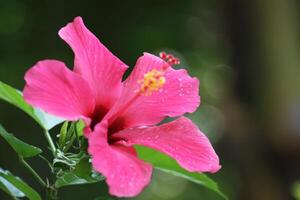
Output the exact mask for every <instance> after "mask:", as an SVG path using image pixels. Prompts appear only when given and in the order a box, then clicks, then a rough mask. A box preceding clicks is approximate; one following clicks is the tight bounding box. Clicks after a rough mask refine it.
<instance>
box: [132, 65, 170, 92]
mask: <svg viewBox="0 0 300 200" xmlns="http://www.w3.org/2000/svg"><path fill="white" fill-rule="evenodd" d="M138 83H139V84H140V85H141V88H140V90H139V92H140V93H142V94H144V95H146V96H148V95H151V94H152V92H153V91H158V90H159V89H160V88H162V87H163V85H164V84H165V83H166V79H165V77H164V72H163V71H161V70H157V69H152V70H151V71H149V72H147V73H146V74H144V78H143V79H142V80H139V81H138Z"/></svg>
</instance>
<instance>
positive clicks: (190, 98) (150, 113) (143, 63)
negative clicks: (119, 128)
mask: <svg viewBox="0 0 300 200" xmlns="http://www.w3.org/2000/svg"><path fill="white" fill-rule="evenodd" d="M165 68H167V70H166V71H165V72H164V78H165V84H164V85H163V86H162V88H161V89H160V90H159V91H153V92H152V93H151V94H150V95H140V96H139V97H138V98H136V100H135V101H134V102H132V103H131V104H130V105H126V104H127V102H130V101H131V99H133V98H134V96H136V94H137V92H136V91H137V90H139V89H140V87H141V85H140V84H139V83H138V81H139V80H141V79H143V77H144V74H146V73H147V72H149V71H151V70H152V69H157V70H161V69H165ZM123 85H124V88H123V90H122V94H121V97H120V99H119V100H118V101H117V102H116V104H115V105H114V107H113V108H112V109H111V111H110V113H109V114H108V115H107V118H109V117H112V116H114V117H115V115H119V116H118V118H119V119H122V120H123V122H122V123H123V128H127V127H134V126H141V125H152V124H155V123H158V122H160V121H161V120H162V119H163V118H164V117H166V116H170V117H176V116H180V115H182V114H184V113H186V112H190V113H191V112H194V111H195V110H196V108H197V107H198V106H199V104H200V96H199V94H198V93H199V81H198V79H197V78H192V77H190V76H189V75H188V74H187V72H186V70H174V69H173V68H171V67H170V66H169V65H168V64H167V63H166V62H165V61H163V60H162V59H161V58H159V57H157V56H154V55H151V54H149V53H145V54H144V55H143V56H142V57H140V58H139V59H138V61H137V63H136V66H135V68H134V69H133V71H132V73H131V74H130V76H129V77H128V78H127V79H126V81H125V82H124V84H123ZM124 105H125V106H124ZM124 107H125V108H124ZM120 110H121V111H120ZM122 110H123V111H122Z"/></svg>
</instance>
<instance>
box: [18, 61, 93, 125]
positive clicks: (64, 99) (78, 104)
mask: <svg viewBox="0 0 300 200" xmlns="http://www.w3.org/2000/svg"><path fill="white" fill-rule="evenodd" d="M25 81H26V85H25V88H24V98H25V100H26V101H27V102H28V103H29V104H31V105H33V106H35V107H39V108H41V109H43V110H44V111H46V112H49V113H50V114H53V115H56V116H59V117H62V118H65V119H67V120H77V119H79V118H81V117H87V116H89V115H90V114H91V113H92V111H93V109H94V106H95V101H94V98H93V96H92V92H91V89H90V88H89V85H88V83H87V82H86V81H85V80H84V79H83V78H82V77H80V76H79V75H78V74H76V73H74V72H72V71H71V70H69V69H68V68H67V67H66V66H65V64H64V63H63V62H60V61H57V60H43V61H40V62H38V63H37V64H36V65H35V66H33V67H32V68H30V69H29V70H28V71H27V72H26V74H25Z"/></svg>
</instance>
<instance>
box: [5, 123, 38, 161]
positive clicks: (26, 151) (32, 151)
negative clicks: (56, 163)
mask: <svg viewBox="0 0 300 200" xmlns="http://www.w3.org/2000/svg"><path fill="white" fill-rule="evenodd" d="M0 135H1V136H2V137H3V138H4V139H5V140H6V141H7V143H8V144H9V145H10V146H11V147H12V148H13V149H14V150H15V152H16V153H17V154H18V155H19V156H22V157H23V158H30V157H33V156H36V155H38V154H40V153H42V150H41V149H40V148H38V147H35V146H32V145H30V144H27V143H25V142H23V141H21V140H19V139H18V138H16V137H15V136H13V135H12V134H10V133H8V132H7V131H6V130H5V129H4V128H3V127H2V126H1V124H0Z"/></svg>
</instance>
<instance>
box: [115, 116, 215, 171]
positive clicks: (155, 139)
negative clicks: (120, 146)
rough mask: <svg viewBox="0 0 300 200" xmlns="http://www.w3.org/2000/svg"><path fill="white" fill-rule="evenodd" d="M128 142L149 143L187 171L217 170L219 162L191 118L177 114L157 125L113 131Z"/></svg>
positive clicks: (117, 138)
mask: <svg viewBox="0 0 300 200" xmlns="http://www.w3.org/2000/svg"><path fill="white" fill-rule="evenodd" d="M113 138H114V139H116V140H120V139H123V140H124V141H123V143H124V144H127V145H128V146H132V145H134V144H138V145H143V146H147V147H151V148H153V149H156V150H158V151H161V152H163V153H165V154H167V155H169V156H170V157H172V158H174V159H175V160H176V161H177V162H178V163H179V165H181V166H182V167H183V168H185V169H187V170H188V171H191V172H212V173H214V172H217V171H218V170H219V169H220V168H221V166H220V165H219V158H218V156H217V154H216V153H215V151H214V149H213V147H212V145H211V144H210V142H209V140H208V139H207V137H206V136H205V135H204V134H203V133H202V132H201V131H200V130H199V129H198V127H197V126H196V125H194V124H193V122H192V121H191V120H189V119H187V118H185V117H181V118H179V119H177V120H175V121H173V122H170V123H166V124H163V125H161V126H153V127H146V128H133V129H127V130H123V131H120V132H118V133H115V134H113Z"/></svg>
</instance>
